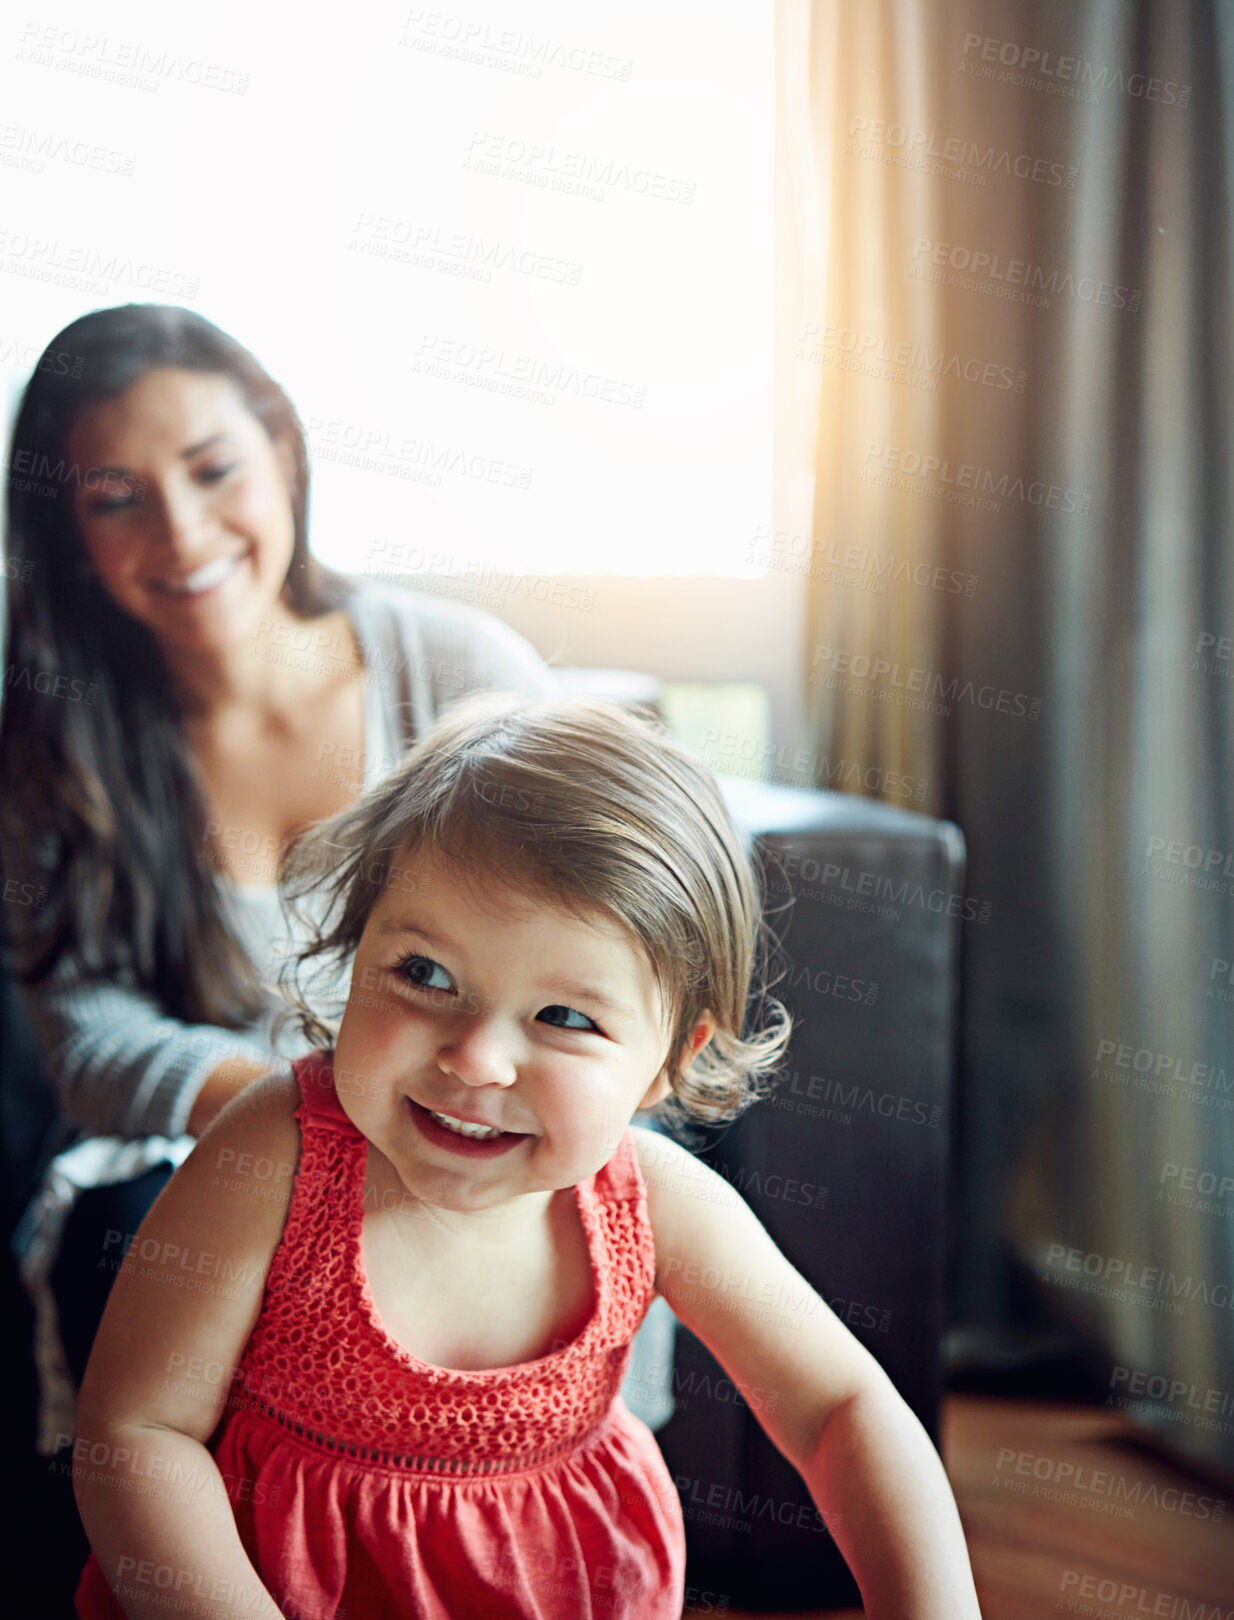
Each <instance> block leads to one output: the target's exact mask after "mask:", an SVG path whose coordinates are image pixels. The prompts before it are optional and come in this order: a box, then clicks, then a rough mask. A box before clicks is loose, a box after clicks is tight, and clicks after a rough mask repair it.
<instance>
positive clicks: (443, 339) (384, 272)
mask: <svg viewBox="0 0 1234 1620" xmlns="http://www.w3.org/2000/svg"><path fill="white" fill-rule="evenodd" d="M40 10H41V8H40ZM44 15H50V13H45V14H44ZM16 17H17V21H16V22H15V23H14V24H12V25H8V27H6V32H15V34H16V38H17V47H16V51H15V53H14V52H10V53H8V54H9V59H8V60H7V61H6V62H5V63H4V64H3V69H2V74H0V93H3V95H4V103H5V126H6V129H5V134H4V139H5V151H4V153H3V157H4V161H5V163H6V167H5V170H4V173H5V183H6V188H7V191H8V194H9V198H10V206H9V208H8V210H7V214H8V218H7V220H6V224H7V227H8V230H7V235H5V236H4V238H3V243H2V245H0V274H2V275H3V280H2V281H0V287H2V288H3V290H4V294H5V303H6V305H7V308H8V312H9V313H8V317H7V320H8V325H7V328H6V331H5V332H4V334H3V339H4V342H5V344H6V345H7V348H6V350H5V351H3V352H0V365H3V366H5V367H6V368H8V369H9V371H10V378H11V373H12V370H13V368H14V367H17V368H21V367H23V366H24V367H25V368H26V369H28V366H29V364H30V363H31V361H32V360H33V358H34V357H35V354H37V352H38V350H39V349H41V347H42V345H43V344H44V343H46V342H47V341H48V340H49V339H50V338H51V336H52V335H53V333H54V332H55V331H56V330H57V329H58V328H59V327H60V326H62V325H63V324H65V323H66V322H67V321H69V320H71V319H72V318H74V317H75V316H76V315H78V314H80V313H82V312H83V311H85V310H87V309H91V308H98V307H103V306H106V305H108V304H113V303H121V302H127V301H129V300H144V299H148V298H159V299H163V300H166V301H168V302H184V303H188V304H190V305H191V306H192V307H194V308H196V309H198V310H199V311H200V312H201V313H203V314H204V315H206V316H208V317H209V318H210V319H212V320H215V321H217V322H218V323H219V324H220V325H222V326H224V327H226V328H227V329H228V330H230V331H232V332H234V334H235V335H236V336H237V337H239V338H240V339H241V340H242V341H244V342H246V343H248V344H249V345H250V346H251V347H252V348H253V349H254V350H255V352H256V353H257V354H258V356H259V357H260V358H261V359H262V360H263V361H264V363H265V364H266V365H267V366H268V367H269V368H270V369H271V370H272V371H273V372H274V373H275V374H276V375H277V376H278V377H280V379H281V380H283V381H284V382H285V383H286V385H287V386H288V388H289V390H290V392H291V393H292V396H293V398H294V399H295V400H296V402H297V404H298V406H299V408H300V410H301V414H302V415H303V417H304V419H305V422H306V424H307V425H309V427H310V429H311V441H312V444H313V447H314V451H315V456H314V469H315V492H314V513H313V536H314V546H315V549H316V550H317V551H318V553H319V554H320V555H321V556H322V557H323V558H324V559H325V560H327V561H328V562H330V563H332V564H335V565H336V566H339V567H342V568H346V569H349V570H355V571H363V570H365V569H368V568H379V569H380V568H385V569H390V570H391V571H394V572H397V573H416V572H420V571H422V570H430V571H436V572H452V571H456V570H462V569H464V568H466V567H468V566H471V567H474V566H475V565H476V564H485V565H487V564H491V565H493V566H495V567H499V568H504V569H515V570H518V571H520V572H543V573H550V572H552V573H555V572H572V573H584V574H604V573H617V574H627V575H671V574H686V575H689V574H722V575H729V576H737V577H740V578H754V577H757V576H759V575H760V574H761V573H762V572H763V570H762V569H761V567H759V566H758V564H757V563H746V562H745V561H744V559H745V557H746V555H747V554H748V553H749V552H750V550H751V549H752V547H753V546H754V544H755V542H754V537H755V535H756V533H757V532H758V530H759V529H760V528H762V527H764V526H765V525H766V524H767V523H768V514H769V511H770V500H771V302H772V299H771V206H772V184H771V173H772V167H771V142H772V26H773V7H772V6H771V5H770V3H762V4H759V3H752V0H675V3H674V4H673V5H671V6H665V5H664V4H663V0H628V3H626V4H623V5H622V6H620V7H611V8H609V7H604V8H598V7H597V8H591V7H588V8H582V7H579V6H578V5H577V4H569V3H565V0H517V3H514V4H510V3H500V0H460V7H459V9H457V10H454V9H449V8H447V9H443V10H440V11H438V10H434V9H432V8H430V7H427V6H425V7H408V6H406V5H394V6H389V7H386V6H373V5H366V4H363V3H361V4H353V5H350V6H346V7H341V8H327V9H326V10H325V11H324V12H313V11H311V10H299V11H297V10H291V11H288V10H286V9H285V8H273V7H272V8H265V7H262V6H258V5H254V4H252V3H251V0H245V4H243V5H239V4H235V3H234V0H232V3H230V4H228V3H224V4H222V5H220V6H213V7H210V8H208V9H207V10H206V11H205V12H202V11H201V10H200V9H198V8H193V9H190V10H188V11H185V10H182V9H177V8H167V7H165V6H162V5H157V6H156V5H153V4H150V5H132V4H127V5H126V4H124V3H123V0H121V3H120V4H118V5H115V6H109V7H108V8H107V9H106V15H105V17H104V18H102V19H100V13H99V11H98V8H97V6H94V5H93V4H84V3H77V4H74V3H72V0H66V3H65V4H63V5H61V6H58V7H57V10H56V13H55V17H56V20H55V22H54V23H48V22H45V21H44V20H43V18H42V16H40V15H39V14H38V11H36V8H34V7H33V6H31V8H30V10H29V11H28V12H25V13H23V12H22V11H21V10H19V11H18V13H17V14H16ZM83 153H85V154H87V155H86V156H85V157H84V158H83V157H82V154H83ZM100 153H101V154H102V156H101V157H99V158H98V161H97V162H96V161H95V155H96V154H100ZM126 170H127V172H125V171H126ZM39 244H42V246H41V247H40V246H39ZM44 271H46V272H47V273H48V274H47V277H46V279H44V278H43V272H44Z"/></svg>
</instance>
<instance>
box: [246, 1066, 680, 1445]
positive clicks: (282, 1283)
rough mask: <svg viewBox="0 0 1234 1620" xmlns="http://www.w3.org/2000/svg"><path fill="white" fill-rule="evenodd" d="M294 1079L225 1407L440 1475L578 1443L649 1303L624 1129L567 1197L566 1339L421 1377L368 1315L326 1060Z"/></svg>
mask: <svg viewBox="0 0 1234 1620" xmlns="http://www.w3.org/2000/svg"><path fill="white" fill-rule="evenodd" d="M293 1070H294V1072H295V1074H296V1078H297V1080H298V1082H299V1085H300V1096H301V1102H300V1107H299V1109H298V1110H297V1113H296V1118H297V1120H298V1122H299V1125H300V1132H301V1153H300V1164H299V1169H298V1172H297V1175H296V1180H295V1184H294V1188H293V1191H292V1198H291V1206H290V1209H289V1211H288V1217H287V1223H286V1227H285V1229H284V1232H283V1236H282V1239H281V1240H280V1243H279V1246H278V1248H277V1250H276V1251H275V1254H274V1257H273V1260H272V1262H271V1265H270V1270H269V1274H268V1276H267V1280H266V1288H265V1294H264V1296H263V1300H262V1306H261V1312H260V1315H259V1317H258V1321H257V1324H256V1326H255V1327H254V1329H253V1332H252V1335H251V1336H250V1338H249V1342H248V1345H247V1346H246V1349H245V1352H244V1355H243V1358H242V1360H241V1362H240V1364H239V1366H238V1367H237V1369H236V1373H235V1377H234V1380H233V1384H232V1389H231V1392H230V1395H229V1399H228V1405H229V1407H230V1408H231V1409H232V1410H233V1411H235V1410H237V1409H247V1410H249V1411H260V1412H262V1413H264V1414H265V1415H266V1416H267V1417H270V1418H273V1419H274V1420H275V1421H277V1422H278V1423H279V1424H281V1425H282V1426H284V1427H286V1428H288V1429H289V1430H291V1431H293V1432H295V1433H297V1434H299V1435H301V1436H303V1437H304V1438H305V1439H307V1440H309V1441H311V1442H314V1443H316V1444H317V1445H320V1446H325V1447H326V1448H327V1449H329V1450H332V1451H337V1452H340V1453H342V1454H345V1455H347V1456H350V1457H353V1458H356V1459H357V1460H370V1461H372V1462H375V1463H380V1464H387V1465H390V1466H394V1467H398V1468H408V1469H413V1470H416V1471H422V1470H427V1471H430V1472H439V1473H448V1474H469V1473H493V1472H506V1471H508V1470H512V1469H518V1468H524V1467H531V1466H534V1465H537V1464H539V1463H542V1462H545V1461H548V1460H549V1459H551V1458H553V1457H555V1456H558V1455H562V1454H564V1453H566V1452H568V1451H569V1450H571V1449H572V1448H574V1447H575V1446H577V1445H578V1444H579V1443H580V1442H581V1441H583V1440H585V1439H586V1438H587V1437H588V1436H589V1435H590V1434H592V1433H593V1432H594V1431H595V1430H596V1429H597V1427H598V1426H599V1425H600V1423H601V1422H602V1421H603V1419H604V1417H605V1415H606V1414H607V1413H608V1411H609V1408H610V1406H611V1405H612V1403H613V1400H614V1398H615V1396H616V1395H617V1393H618V1391H619V1389H620V1386H621V1381H622V1377H623V1375H624V1372H625V1367H626V1362H627V1359H628V1356H629V1346H630V1340H631V1339H632V1338H633V1336H634V1333H635V1331H636V1330H637V1328H638V1326H639V1324H640V1322H641V1321H642V1319H643V1316H644V1314H645V1312H646V1310H647V1307H648V1305H649V1304H650V1303H651V1300H652V1296H653V1287H654V1271H655V1260H654V1251H653V1245H652V1239H651V1228H650V1225H649V1223H648V1220H647V1211H646V1189H645V1186H644V1183H643V1179H642V1174H641V1171H640V1170H639V1166H638V1160H637V1157H636V1154H635V1148H634V1142H633V1138H632V1136H631V1134H630V1132H629V1131H627V1132H625V1133H624V1135H623V1136H622V1139H621V1142H620V1145H619V1147H618V1149H617V1151H616V1153H615V1154H614V1156H613V1158H612V1159H611V1160H610V1161H609V1163H608V1164H606V1165H605V1166H604V1167H603V1169H601V1170H599V1171H598V1172H597V1173H596V1174H595V1175H594V1176H592V1177H591V1178H589V1179H588V1180H587V1181H584V1182H581V1183H579V1185H578V1186H577V1187H576V1188H574V1193H575V1196H576V1198H577V1201H578V1210H579V1215H580V1217H581V1219H582V1224H583V1230H584V1232H585V1234H586V1239H587V1248H588V1252H589V1255H590V1260H591V1269H592V1280H593V1285H594V1304H593V1308H592V1312H591V1315H590V1317H589V1318H588V1320H587V1322H586V1324H585V1325H584V1327H583V1328H582V1330H581V1331H580V1332H579V1333H578V1335H577V1336H576V1337H575V1338H574V1339H573V1340H571V1341H570V1342H569V1343H568V1344H566V1345H564V1346H562V1347H561V1348H559V1349H556V1350H554V1351H553V1352H552V1353H551V1354H549V1355H547V1356H543V1357H540V1358H538V1359H537V1360H535V1361H528V1362H521V1363H519V1364H518V1365H516V1366H511V1367H500V1368H494V1369H490V1370H485V1371H478V1372H468V1371H458V1370H453V1369H450V1368H443V1367H435V1366H432V1365H430V1364H429V1363H428V1362H424V1361H420V1360H419V1359H418V1358H417V1357H415V1356H414V1355H412V1354H411V1353H410V1352H409V1351H407V1350H405V1349H404V1348H403V1347H402V1346H401V1345H399V1344H398V1343H397V1342H396V1341H395V1340H394V1339H393V1338H391V1337H390V1335H389V1334H388V1333H387V1332H386V1330H385V1328H384V1327H383V1325H382V1323H381V1321H380V1319H379V1317H378V1315H377V1312H376V1309H375V1307H374V1303H373V1298H372V1295H371V1293H370V1290H369V1287H368V1282H367V1279H366V1276H365V1271H364V1258H363V1248H362V1243H361V1234H362V1227H363V1219H364V1181H365V1167H366V1163H367V1151H368V1140H367V1138H366V1137H365V1136H363V1135H362V1134H361V1132H360V1131H359V1130H358V1129H357V1128H356V1127H355V1126H354V1125H353V1124H352V1122H351V1121H350V1120H349V1119H348V1117H347V1115H346V1113H345V1112H344V1111H343V1108H342V1106H341V1104H340V1103H339V1100H338V1096H337V1093H336V1091H335V1087H334V1077H333V1067H332V1063H331V1059H330V1056H329V1055H328V1054H323V1053H313V1054H310V1055H309V1056H307V1057H304V1058H300V1059H298V1060H297V1061H296V1062H295V1063H294V1064H293Z"/></svg>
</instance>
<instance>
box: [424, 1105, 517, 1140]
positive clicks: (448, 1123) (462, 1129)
mask: <svg viewBox="0 0 1234 1620" xmlns="http://www.w3.org/2000/svg"><path fill="white" fill-rule="evenodd" d="M429 1113H430V1114H432V1116H433V1118H434V1119H435V1120H436V1121H437V1123H438V1124H439V1125H444V1126H445V1128H446V1129H447V1130H448V1131H454V1132H455V1133H456V1135H458V1136H474V1137H476V1138H477V1140H479V1141H482V1142H491V1141H492V1139H493V1137H495V1136H501V1135H503V1134H504V1133H503V1132H502V1131H499V1130H498V1129H497V1127H496V1126H495V1125H469V1124H468V1123H467V1122H466V1120H462V1119H453V1118H452V1117H451V1116H450V1115H449V1114H439V1113H438V1112H437V1110H436V1109H435V1108H430V1109H429Z"/></svg>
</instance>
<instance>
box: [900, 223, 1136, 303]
mask: <svg viewBox="0 0 1234 1620" xmlns="http://www.w3.org/2000/svg"><path fill="white" fill-rule="evenodd" d="M913 260H914V262H916V261H918V260H920V261H924V262H925V263H926V264H929V265H932V266H935V267H937V268H940V269H945V270H956V271H967V272H969V273H970V274H972V275H973V276H975V277H978V278H985V279H986V280H988V281H991V282H1001V283H1003V284H1004V286H1003V287H1001V288H1000V289H999V290H1000V292H1004V293H1005V292H1006V291H1007V289H1009V288H1021V287H1022V288H1023V289H1024V290H1025V291H1026V292H1035V293H1044V294H1046V295H1048V296H1049V297H1051V298H1052V297H1053V296H1054V295H1055V294H1056V293H1058V294H1063V295H1065V296H1066V297H1068V298H1078V299H1079V300H1080V302H1081V303H1084V304H1103V305H1106V306H1108V307H1109V308H1111V309H1128V310H1138V309H1139V307H1140V300H1141V292H1140V289H1139V288H1138V287H1124V286H1123V285H1122V283H1121V282H1115V281H1106V280H1102V279H1101V278H1099V277H1097V276H1077V275H1075V274H1074V273H1073V272H1072V271H1070V270H1047V269H1046V268H1045V266H1044V265H1040V264H1034V263H1033V261H1032V260H1031V259H1007V258H1004V257H1003V255H1002V254H1001V253H993V252H990V251H988V250H987V249H984V248H969V247H965V246H963V245H962V244H957V243H953V242H936V241H934V239H933V238H932V237H929V236H919V237H918V238H917V245H916V247H915V248H914V249H913Z"/></svg>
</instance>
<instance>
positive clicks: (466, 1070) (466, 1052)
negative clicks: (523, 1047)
mask: <svg viewBox="0 0 1234 1620" xmlns="http://www.w3.org/2000/svg"><path fill="white" fill-rule="evenodd" d="M437 1066H438V1068H439V1069H442V1070H444V1071H445V1072H446V1073H447V1074H453V1075H456V1076H457V1077H458V1079H460V1080H461V1081H463V1083H464V1084H465V1085H469V1086H509V1085H513V1083H514V1081H515V1079H516V1078H517V1076H518V1068H517V1065H516V1063H515V1059H514V1050H513V1046H512V1042H511V1038H510V1036H509V1034H508V1032H507V1033H504V1034H503V1032H502V1030H501V1029H500V1027H499V1026H498V1025H497V1024H496V1023H495V1022H494V1021H493V1020H491V1019H487V1018H476V1017H467V1018H464V1019H461V1020H460V1024H459V1028H458V1030H457V1031H456V1032H455V1033H454V1034H453V1035H452V1036H451V1038H450V1039H449V1040H448V1041H444V1042H443V1043H442V1045H441V1047H440V1048H439V1050H438V1053H437Z"/></svg>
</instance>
